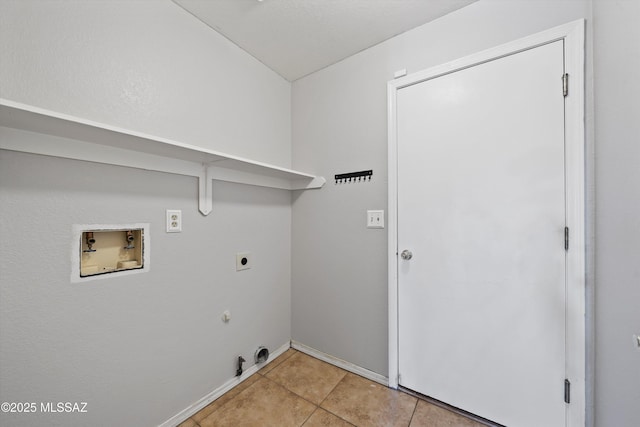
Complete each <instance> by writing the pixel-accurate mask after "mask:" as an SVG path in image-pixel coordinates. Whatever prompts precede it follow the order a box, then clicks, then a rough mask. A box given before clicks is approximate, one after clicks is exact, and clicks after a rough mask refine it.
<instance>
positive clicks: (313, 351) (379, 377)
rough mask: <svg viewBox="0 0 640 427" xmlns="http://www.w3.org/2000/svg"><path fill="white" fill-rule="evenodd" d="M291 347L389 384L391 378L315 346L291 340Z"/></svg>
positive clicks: (383, 383)
mask: <svg viewBox="0 0 640 427" xmlns="http://www.w3.org/2000/svg"><path fill="white" fill-rule="evenodd" d="M291 347H292V348H294V349H296V350H298V351H301V352H303V353H306V354H308V355H309V356H312V357H315V358H316V359H320V360H322V361H324V362H327V363H330V364H332V365H334V366H337V367H338V368H342V369H344V370H345V371H349V372H352V373H354V374H356V375H360V376H361V377H365V378H367V379H369V380H371V381H375V382H377V383H380V384H382V385H383V386H385V387H388V386H389V379H388V378H387V377H385V376H384V375H380V374H378V373H376V372H373V371H370V370H368V369H365V368H362V367H360V366H358V365H354V364H353V363H350V362H347V361H346V360H342V359H338V358H337V357H334V356H331V355H329V354H326V353H323V352H321V351H318V350H316V349H315V348H311V347H309V346H306V345H304V344H302V343H299V342H298V341H294V340H291Z"/></svg>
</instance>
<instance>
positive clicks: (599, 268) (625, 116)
mask: <svg viewBox="0 0 640 427" xmlns="http://www.w3.org/2000/svg"><path fill="white" fill-rule="evenodd" d="M593 15H594V17H593V26H594V29H593V31H594V45H593V49H594V58H595V59H594V81H595V95H594V99H595V139H596V215H595V217H596V243H597V247H596V265H595V268H596V293H595V295H596V297H595V308H596V312H595V321H596V323H595V331H596V336H595V349H596V365H595V366H596V370H595V373H596V376H595V397H596V399H595V414H596V417H595V419H596V425H597V426H599V427H607V426H625V427H632V426H637V425H638V424H639V423H640V421H639V420H640V417H639V414H638V407H639V405H640V348H638V347H636V344H634V341H633V335H634V334H635V335H640V305H639V304H640V82H639V81H638V76H640V25H639V24H638V20H639V19H640V1H637V0H617V1H601V0H598V1H595V2H594V9H593Z"/></svg>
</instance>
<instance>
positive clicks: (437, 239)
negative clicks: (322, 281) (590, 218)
mask: <svg viewBox="0 0 640 427" xmlns="http://www.w3.org/2000/svg"><path fill="white" fill-rule="evenodd" d="M563 73H564V69H563V41H557V42H553V43H549V44H546V45H543V46H540V47H536V48H533V49H529V50H526V51H523V52H519V53H516V54H512V55H509V56H506V57H503V58H500V59H496V60H493V61H489V62H486V63H483V64H480V65H476V66H473V67H470V68H466V69H463V70H460V71H456V72H453V73H450V74H446V75H443V76H440V77H436V78H432V79H430V80H426V81H423V82H420V83H417V84H414V85H412V86H408V87H406V88H402V89H399V90H398V93H397V150H398V181H397V182H398V205H397V206H398V249H399V251H403V250H405V249H406V250H408V251H410V252H411V253H412V257H411V259H408V260H407V259H401V258H400V257H399V259H398V263H399V264H398V326H399V328H398V368H399V374H400V375H399V384H400V385H402V386H404V387H407V388H410V389H413V390H416V391H419V392H421V393H423V394H425V395H428V396H431V397H433V398H435V399H438V400H441V401H443V402H446V403H448V404H451V405H453V406H456V407H458V408H461V409H463V410H466V411H469V412H472V413H475V414H477V415H480V416H482V417H485V418H487V419H490V420H492V421H495V422H498V423H500V424H504V425H508V426H517V427H527V426H531V427H540V426H545V427H555V426H564V425H565V403H564V395H563V385H564V378H565V310H566V308H565V249H564V228H565V160H564V96H563V93H562V85H561V81H562V80H561V78H562V75H563Z"/></svg>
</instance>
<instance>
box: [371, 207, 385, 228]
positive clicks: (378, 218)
mask: <svg viewBox="0 0 640 427" xmlns="http://www.w3.org/2000/svg"><path fill="white" fill-rule="evenodd" d="M367 228H384V211H367Z"/></svg>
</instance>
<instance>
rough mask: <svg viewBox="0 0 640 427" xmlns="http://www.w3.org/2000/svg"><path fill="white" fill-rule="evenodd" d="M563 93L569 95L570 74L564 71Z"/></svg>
mask: <svg viewBox="0 0 640 427" xmlns="http://www.w3.org/2000/svg"><path fill="white" fill-rule="evenodd" d="M562 95H564V96H567V95H569V74H568V73H564V74H563V75H562Z"/></svg>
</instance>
